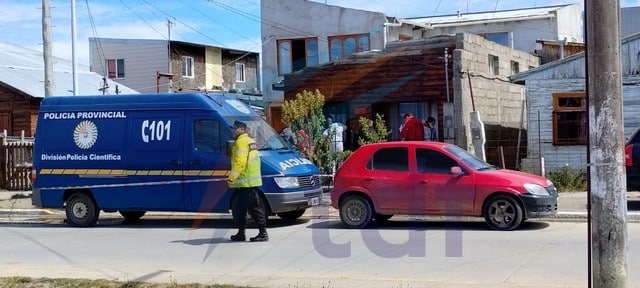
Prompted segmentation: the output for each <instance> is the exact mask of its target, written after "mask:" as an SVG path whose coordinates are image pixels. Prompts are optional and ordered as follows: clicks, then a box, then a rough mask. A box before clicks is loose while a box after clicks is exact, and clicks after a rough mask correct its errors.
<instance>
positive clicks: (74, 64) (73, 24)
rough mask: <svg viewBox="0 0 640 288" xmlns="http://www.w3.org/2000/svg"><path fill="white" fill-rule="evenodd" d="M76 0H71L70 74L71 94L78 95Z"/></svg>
mask: <svg viewBox="0 0 640 288" xmlns="http://www.w3.org/2000/svg"><path fill="white" fill-rule="evenodd" d="M76 38H77V33H76V0H71V74H72V76H73V96H77V95H78V92H79V91H78V90H79V88H78V59H77V57H76Z"/></svg>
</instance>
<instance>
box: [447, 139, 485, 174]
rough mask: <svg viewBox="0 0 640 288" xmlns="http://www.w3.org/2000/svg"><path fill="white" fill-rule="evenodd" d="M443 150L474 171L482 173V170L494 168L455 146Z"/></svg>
mask: <svg viewBox="0 0 640 288" xmlns="http://www.w3.org/2000/svg"><path fill="white" fill-rule="evenodd" d="M445 149H446V150H447V151H449V152H450V153H451V154H453V155H455V156H456V158H458V159H460V161H462V162H464V163H465V164H467V165H468V166H469V167H471V168H473V169H475V170H478V171H484V170H494V169H495V166H493V165H491V164H489V163H487V162H485V161H483V160H482V159H480V158H478V157H476V156H475V155H473V154H471V153H469V152H467V150H464V149H462V148H460V147H458V146H456V145H451V146H448V147H446V148H445Z"/></svg>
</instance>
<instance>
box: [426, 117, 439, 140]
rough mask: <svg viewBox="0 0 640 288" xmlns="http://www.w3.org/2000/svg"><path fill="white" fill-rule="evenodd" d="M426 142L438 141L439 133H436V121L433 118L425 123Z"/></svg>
mask: <svg viewBox="0 0 640 288" xmlns="http://www.w3.org/2000/svg"><path fill="white" fill-rule="evenodd" d="M424 140H425V141H438V133H437V132H436V119H435V118H433V117H429V118H427V121H424Z"/></svg>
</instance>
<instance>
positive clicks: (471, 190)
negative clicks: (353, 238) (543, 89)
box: [331, 141, 558, 230]
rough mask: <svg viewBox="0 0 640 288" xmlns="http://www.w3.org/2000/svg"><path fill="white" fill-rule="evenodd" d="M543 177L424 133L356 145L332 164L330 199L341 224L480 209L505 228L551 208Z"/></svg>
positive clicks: (553, 201)
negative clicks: (409, 138)
mask: <svg viewBox="0 0 640 288" xmlns="http://www.w3.org/2000/svg"><path fill="white" fill-rule="evenodd" d="M557 203H558V192H557V191H556V188H555V187H554V186H553V183H551V181H549V180H547V179H546V178H544V177H540V176H537V175H533V174H528V173H523V172H519V171H514V170H507V169H498V168H496V167H495V166H492V165H490V164H488V163H486V162H485V161H482V160H480V159H478V158H476V157H475V156H474V155H472V154H470V153H469V152H467V151H466V150H464V149H462V148H460V147H458V146H456V145H452V144H448V143H441V142H427V141H402V142H384V143H376V144H369V145H364V146H362V147H360V148H358V150H356V151H355V152H354V153H353V154H351V155H350V156H349V158H347V160H346V161H345V162H344V163H343V164H342V165H341V166H340V168H339V169H338V171H337V172H336V175H335V179H334V188H333V191H332V193H331V205H332V206H333V207H334V208H336V209H339V211H340V219H341V220H342V222H343V223H344V224H345V225H346V226H347V227H349V228H364V227H366V226H368V225H369V224H370V223H371V221H372V220H374V219H375V220H376V221H385V220H388V219H389V218H391V217H392V216H393V215H394V214H403V215H455V216H479V217H484V219H485V221H486V223H487V224H488V225H489V227H490V228H491V229H496V230H513V229H516V228H518V226H520V224H521V223H522V222H523V221H524V220H525V219H527V218H535V217H541V216H549V215H554V214H556V212H557V210H558V204H557Z"/></svg>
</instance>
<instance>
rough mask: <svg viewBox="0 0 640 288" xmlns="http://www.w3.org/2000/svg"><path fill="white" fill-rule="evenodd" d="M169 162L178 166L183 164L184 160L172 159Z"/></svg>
mask: <svg viewBox="0 0 640 288" xmlns="http://www.w3.org/2000/svg"><path fill="white" fill-rule="evenodd" d="M169 163H170V164H171V165H176V166H180V165H182V161H180V160H171V161H169Z"/></svg>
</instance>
